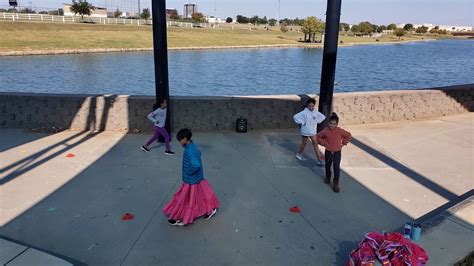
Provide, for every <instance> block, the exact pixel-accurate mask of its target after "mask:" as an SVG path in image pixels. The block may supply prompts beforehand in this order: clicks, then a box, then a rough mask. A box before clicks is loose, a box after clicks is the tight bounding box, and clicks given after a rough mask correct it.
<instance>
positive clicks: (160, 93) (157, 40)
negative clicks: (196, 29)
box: [151, 0, 171, 140]
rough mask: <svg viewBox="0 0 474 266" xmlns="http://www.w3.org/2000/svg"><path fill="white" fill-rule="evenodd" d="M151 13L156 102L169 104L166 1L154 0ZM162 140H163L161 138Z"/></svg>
mask: <svg viewBox="0 0 474 266" xmlns="http://www.w3.org/2000/svg"><path fill="white" fill-rule="evenodd" d="M151 13H152V22H153V56H154V65H155V95H156V101H157V102H159V101H160V100H162V99H166V100H167V101H168V103H170V102H169V80H168V41H167V37H166V36H167V34H166V3H165V0H152V1H151ZM170 106H171V105H169V107H168V112H167V115H166V125H165V128H166V130H167V131H168V132H169V133H170V134H171V131H170V122H171V121H170V112H169V110H170ZM160 140H161V138H160Z"/></svg>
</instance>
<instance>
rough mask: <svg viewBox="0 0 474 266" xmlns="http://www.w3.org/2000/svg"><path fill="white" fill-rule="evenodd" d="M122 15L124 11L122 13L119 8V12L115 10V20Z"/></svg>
mask: <svg viewBox="0 0 474 266" xmlns="http://www.w3.org/2000/svg"><path fill="white" fill-rule="evenodd" d="M121 15H122V11H120V10H119V9H118V7H117V10H115V12H114V18H118V17H120V16H121Z"/></svg>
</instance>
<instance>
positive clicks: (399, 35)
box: [395, 28, 405, 40]
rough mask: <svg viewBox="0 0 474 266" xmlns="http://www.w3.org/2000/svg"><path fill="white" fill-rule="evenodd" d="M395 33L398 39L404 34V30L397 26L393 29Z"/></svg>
mask: <svg viewBox="0 0 474 266" xmlns="http://www.w3.org/2000/svg"><path fill="white" fill-rule="evenodd" d="M395 35H397V37H398V39H399V40H400V38H401V37H402V36H403V35H405V30H404V29H402V28H397V29H395Z"/></svg>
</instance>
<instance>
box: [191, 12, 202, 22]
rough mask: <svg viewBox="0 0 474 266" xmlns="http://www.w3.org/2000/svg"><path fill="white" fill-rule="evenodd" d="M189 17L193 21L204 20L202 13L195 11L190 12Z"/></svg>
mask: <svg viewBox="0 0 474 266" xmlns="http://www.w3.org/2000/svg"><path fill="white" fill-rule="evenodd" d="M191 19H192V20H193V22H194V23H201V22H204V15H203V14H202V13H199V12H196V13H192V14H191Z"/></svg>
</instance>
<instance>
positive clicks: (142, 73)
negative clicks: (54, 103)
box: [0, 40, 474, 95]
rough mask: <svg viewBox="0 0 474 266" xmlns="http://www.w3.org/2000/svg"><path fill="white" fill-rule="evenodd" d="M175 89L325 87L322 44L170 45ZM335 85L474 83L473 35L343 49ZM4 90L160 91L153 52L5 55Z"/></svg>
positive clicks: (0, 82) (296, 90)
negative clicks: (221, 47)
mask: <svg viewBox="0 0 474 266" xmlns="http://www.w3.org/2000/svg"><path fill="white" fill-rule="evenodd" d="M168 61H169V76H170V94H171V95H267V94H307V93H319V82H320V75H321V61H322V50H321V49H306V48H275V49H237V50H199V51H195V50H193V51H170V52H169V54H168ZM336 82H337V85H336V87H335V91H336V92H349V91H374V90H398V89H415V88H427V87H439V86H448V85H456V84H467V83H474V41H472V40H446V41H429V42H412V43H404V44H391V45H360V46H352V47H341V48H339V50H338V61H337V72H336ZM0 91H10V92H41V93H87V94H131V95H154V91H155V89H154V72H153V54H152V53H151V52H131V53H109V54H79V55H51V56H21V57H0Z"/></svg>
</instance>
